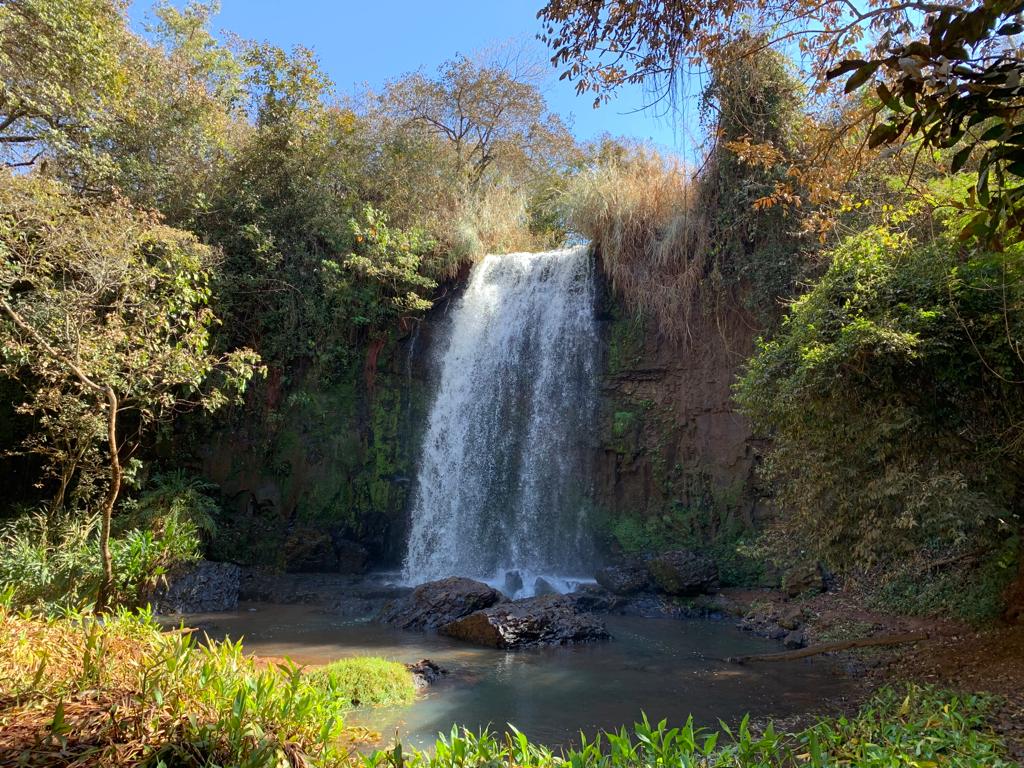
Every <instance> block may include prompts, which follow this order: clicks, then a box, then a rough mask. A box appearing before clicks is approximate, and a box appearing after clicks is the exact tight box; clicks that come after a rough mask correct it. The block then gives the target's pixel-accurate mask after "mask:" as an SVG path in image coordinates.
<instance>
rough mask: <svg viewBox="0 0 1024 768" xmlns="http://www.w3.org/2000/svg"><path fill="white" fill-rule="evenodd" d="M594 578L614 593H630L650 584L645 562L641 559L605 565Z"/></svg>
mask: <svg viewBox="0 0 1024 768" xmlns="http://www.w3.org/2000/svg"><path fill="white" fill-rule="evenodd" d="M594 578H595V579H596V580H597V583H598V584H600V585H601V586H602V587H604V588H605V589H607V590H608V591H609V592H611V593H613V594H616V595H632V594H633V593H635V592H641V591H643V590H645V589H649V588H650V586H651V574H650V573H649V572H648V570H647V564H646V563H644V562H643V561H641V560H632V561H628V562H623V563H619V564H618V565H606V566H605V567H604V568H602V569H601V570H599V571H598V572H597V573H596V574H595V575H594Z"/></svg>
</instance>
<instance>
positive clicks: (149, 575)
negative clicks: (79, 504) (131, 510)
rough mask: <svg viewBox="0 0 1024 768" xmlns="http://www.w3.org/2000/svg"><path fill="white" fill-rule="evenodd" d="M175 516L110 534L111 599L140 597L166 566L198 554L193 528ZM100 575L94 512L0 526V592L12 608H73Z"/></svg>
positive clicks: (33, 517)
mask: <svg viewBox="0 0 1024 768" xmlns="http://www.w3.org/2000/svg"><path fill="white" fill-rule="evenodd" d="M181 514H182V513H181V512H180V511H174V512H172V513H170V514H168V515H167V516H165V517H160V518H154V519H153V520H152V521H151V523H150V526H149V527H130V528H127V529H124V530H122V531H121V532H119V533H118V535H116V536H114V537H112V538H111V540H110V549H111V558H112V560H113V565H114V579H115V583H114V591H113V594H112V595H111V598H112V601H113V602H114V604H130V605H137V604H141V603H143V602H145V600H146V598H147V597H148V596H149V594H150V593H151V592H152V590H153V589H154V588H155V587H156V586H157V584H158V583H159V582H160V580H161V579H162V578H163V577H164V575H165V574H167V573H168V571H169V570H171V569H172V568H174V567H176V566H179V565H182V564H184V563H189V562H194V561H195V560H198V559H199V556H200V551H201V546H200V540H199V531H198V529H197V528H196V526H195V524H194V523H192V522H191V521H190V520H188V519H184V518H183V517H181ZM102 580H103V566H102V561H101V559H100V545H99V518H98V516H95V515H92V516H82V515H75V514H59V515H47V514H45V513H43V512H35V513H31V514H28V515H23V516H22V517H20V518H18V519H16V520H13V521H11V522H9V523H7V524H6V525H4V526H2V527H0V592H2V591H4V590H9V591H10V594H11V601H12V602H13V604H14V605H19V606H34V607H37V608H42V609H44V610H53V609H56V608H60V607H76V606H80V605H82V604H84V603H85V602H87V601H89V600H91V599H93V598H95V596H96V593H97V590H98V589H99V586H100V583H101V582H102Z"/></svg>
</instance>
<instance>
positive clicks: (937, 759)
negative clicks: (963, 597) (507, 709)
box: [363, 686, 1017, 768]
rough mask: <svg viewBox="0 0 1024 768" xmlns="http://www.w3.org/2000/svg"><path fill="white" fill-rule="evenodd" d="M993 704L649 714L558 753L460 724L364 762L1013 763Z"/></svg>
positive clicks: (749, 766) (929, 702)
mask: <svg viewBox="0 0 1024 768" xmlns="http://www.w3.org/2000/svg"><path fill="white" fill-rule="evenodd" d="M991 704H992V702H991V701H990V700H989V699H987V698H985V697H979V696H955V695H952V694H949V693H943V692H940V691H937V690H934V689H931V688H920V687H916V686H911V687H908V688H906V689H904V690H900V691H897V690H895V689H887V690H883V691H881V692H880V693H878V694H877V695H876V696H875V697H874V698H873V699H872V700H871V701H870V702H869V703H868V704H867V705H865V706H864V708H863V709H862V710H861V711H860V713H859V714H858V715H857V716H856V717H853V718H849V719H847V718H839V719H835V720H823V721H822V722H820V723H819V724H817V725H815V726H813V727H811V728H807V729H805V730H803V731H800V732H798V733H782V732H778V731H776V730H774V728H772V727H771V726H770V725H769V726H768V727H767V728H765V729H764V730H762V731H756V730H755V729H754V728H752V727H751V726H750V723H749V720H748V719H746V718H745V719H744V720H743V721H742V722H741V723H740V724H739V725H738V726H737V727H735V728H729V727H728V726H727V725H726V724H725V723H721V725H720V730H707V729H702V728H698V727H696V726H695V725H694V723H693V720H692V718H691V719H690V720H688V721H687V722H686V723H685V724H684V725H682V726H681V727H669V725H668V724H667V723H666V722H665V721H662V722H660V723H657V724H652V723H650V722H649V721H648V720H647V719H646V718H644V719H642V720H641V721H640V722H639V723H636V724H634V725H633V727H632V729H626V728H622V729H620V730H619V731H618V732H614V733H602V734H599V735H597V736H595V737H593V738H587V737H585V736H582V735H581V741H580V744H579V746H578V747H576V748H573V749H570V750H566V751H565V752H562V753H555V752H553V751H551V750H549V749H547V748H545V747H543V746H540V745H537V744H533V743H531V742H530V741H529V739H527V738H526V736H525V735H524V734H522V733H520V732H519V731H516V730H514V729H513V730H512V732H511V733H510V734H508V735H506V736H504V737H499V736H496V735H494V734H493V733H490V732H488V731H483V732H479V733H474V732H471V731H467V730H460V729H458V728H453V729H452V731H451V733H450V734H448V735H442V736H441V737H440V738H439V740H438V741H437V743H436V745H435V747H434V750H433V752H432V753H431V752H428V751H419V750H412V751H408V752H405V751H402V750H401V748H400V747H397V748H395V749H391V750H388V751H378V752H375V753H373V754H372V755H369V756H367V757H366V758H364V759H363V768H469V766H478V767H480V768H483V767H484V766H488V767H490V766H493V767H494V768H498V766H502V765H508V766H516V768H552V767H554V766H564V768H670V767H671V768H841V767H846V768H939V767H940V766H941V767H942V768H1011V767H1012V766H1016V765H1017V764H1016V763H1014V762H1012V761H1011V760H1010V759H1009V757H1007V752H1006V748H1005V745H1004V744H1003V742H1002V741H1001V740H1000V738H999V737H998V736H996V735H994V734H993V733H992V732H991V731H990V729H989V728H988V726H987V724H986V719H985V718H986V713H987V712H988V711H989V708H990V707H991Z"/></svg>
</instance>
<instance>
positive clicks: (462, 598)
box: [377, 576, 502, 629]
mask: <svg viewBox="0 0 1024 768" xmlns="http://www.w3.org/2000/svg"><path fill="white" fill-rule="evenodd" d="M501 599H502V596H501V593H500V592H499V591H498V590H496V589H493V588H491V587H489V586H487V585H486V584H484V583H483V582H480V581H474V580H473V579H466V578H462V577H460V576H450V577H449V578H447V579H438V580H437V581H428V582H427V583H426V584H421V585H420V586H418V587H416V589H414V590H413V591H412V592H410V593H409V594H408V595H405V596H404V597H400V598H398V599H397V600H394V601H392V602H390V603H388V604H387V605H386V606H384V610H382V611H381V613H380V615H379V616H378V617H377V620H378V621H380V622H381V623H382V624H393V625H394V626H396V627H401V628H402V629H436V628H437V627H440V626H442V625H445V624H450V623H451V622H453V621H455V620H456V619H460V618H462V617H463V616H467V615H469V614H471V613H473V611H479V610H480V609H482V608H488V607H490V606H492V605H494V604H495V603H497V602H498V601H500V600H501Z"/></svg>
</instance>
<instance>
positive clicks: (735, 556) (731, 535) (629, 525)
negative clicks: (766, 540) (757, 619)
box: [608, 505, 764, 587]
mask: <svg viewBox="0 0 1024 768" xmlns="http://www.w3.org/2000/svg"><path fill="white" fill-rule="evenodd" d="M713 509H714V508H713V507H712V508H711V509H701V508H683V507H679V506H678V505H674V506H672V507H671V509H670V510H669V511H668V512H665V513H663V514H649V515H642V516H641V515H617V516H615V517H614V518H613V519H612V520H611V521H610V522H609V525H608V531H609V534H610V536H611V538H612V540H613V541H614V543H615V544H616V545H617V547H618V548H619V549H621V550H622V551H623V552H626V553H629V554H660V553H662V552H668V551H671V550H674V549H698V550H701V551H703V552H706V553H707V554H709V555H710V556H711V557H713V558H714V560H715V563H716V564H717V565H718V570H719V577H720V579H721V582H722V585H723V586H726V587H735V586H755V585H759V584H760V583H761V581H762V579H763V576H764V569H763V565H762V563H761V562H760V560H759V559H758V558H756V557H754V556H752V555H751V553H750V552H749V551H748V549H749V548H748V546H747V544H748V539H749V538H750V537H751V536H752V535H753V531H750V530H747V529H745V528H743V527H742V526H732V527H730V526H729V524H728V522H729V519H730V518H729V511H731V510H729V511H727V512H726V513H725V515H724V518H725V519H723V520H721V521H716V524H715V525H711V524H710V521H709V519H708V518H709V517H711V516H712V515H713V514H714V513H713V511H712V510H713Z"/></svg>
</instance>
